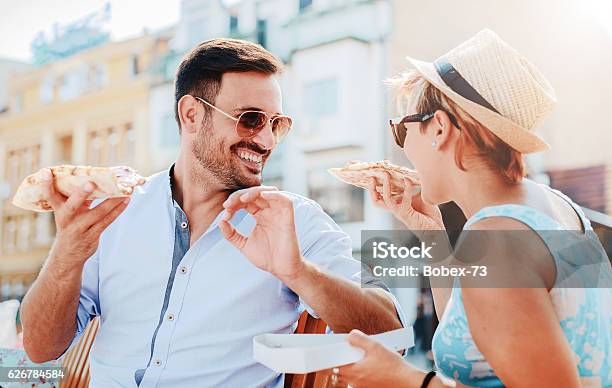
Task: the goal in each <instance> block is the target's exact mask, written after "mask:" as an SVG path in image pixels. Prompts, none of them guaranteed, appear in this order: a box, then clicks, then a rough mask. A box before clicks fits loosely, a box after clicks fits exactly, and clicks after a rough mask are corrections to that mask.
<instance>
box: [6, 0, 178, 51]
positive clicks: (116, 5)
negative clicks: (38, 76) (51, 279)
mask: <svg viewBox="0 0 612 388" xmlns="http://www.w3.org/2000/svg"><path fill="white" fill-rule="evenodd" d="M107 2H110V4H111V20H110V22H109V23H108V24H107V26H108V27H109V30H110V32H111V39H125V38H129V37H132V36H135V35H139V34H141V33H142V31H143V29H144V28H149V29H151V30H154V29H158V28H162V27H166V26H169V25H172V24H175V23H176V22H177V21H178V20H179V11H180V0H154V1H151V0H123V1H121V0H110V1H109V0H46V1H45V0H17V1H15V0H0V14H2V16H1V21H0V57H2V58H11V59H17V60H23V61H28V60H29V59H30V58H31V54H30V43H31V42H32V40H33V39H34V37H35V36H36V34H37V33H38V32H39V31H44V32H45V33H46V34H47V36H50V35H51V32H52V29H53V24H54V23H59V24H60V25H62V26H64V25H66V24H69V23H71V22H73V21H75V20H78V19H80V18H82V17H84V16H87V15H89V14H90V13H91V12H94V11H101V10H102V9H103V8H104V5H105V4H106V3H107Z"/></svg>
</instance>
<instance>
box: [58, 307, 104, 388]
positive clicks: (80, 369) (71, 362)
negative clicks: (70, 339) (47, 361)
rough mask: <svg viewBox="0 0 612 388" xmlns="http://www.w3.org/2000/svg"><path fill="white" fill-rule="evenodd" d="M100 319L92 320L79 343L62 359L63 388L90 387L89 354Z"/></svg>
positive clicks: (61, 383)
mask: <svg viewBox="0 0 612 388" xmlns="http://www.w3.org/2000/svg"><path fill="white" fill-rule="evenodd" d="M99 326H100V319H99V318H97V317H96V318H94V319H92V320H91V321H90V322H89V324H88V325H87V327H86V328H85V330H84V331H83V334H82V335H81V338H80V339H79V341H78V342H77V343H76V344H75V345H74V346H73V347H72V349H70V350H69V351H68V353H66V355H65V356H64V358H63V359H62V367H63V368H64V378H63V379H62V380H61V382H60V385H61V387H62V388H87V387H88V386H89V352H90V350H91V346H92V345H93V342H94V339H95V338H96V334H97V333H98V328H99Z"/></svg>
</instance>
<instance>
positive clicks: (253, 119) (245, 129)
mask: <svg viewBox="0 0 612 388" xmlns="http://www.w3.org/2000/svg"><path fill="white" fill-rule="evenodd" d="M195 99H197V100H198V101H201V102H202V103H204V104H206V105H208V106H209V107H211V108H213V109H214V110H216V111H217V112H219V113H221V114H222V115H224V116H225V117H227V118H229V119H232V120H234V121H235V122H236V128H235V129H236V134H237V135H238V136H240V137H253V136H255V135H257V134H258V133H259V132H261V130H262V129H264V128H265V127H266V124H267V123H270V125H271V126H272V134H273V135H274V139H275V141H276V144H278V143H280V142H281V141H282V140H283V139H284V138H285V136H287V134H288V133H289V131H290V130H291V126H292V125H293V119H292V118H291V117H289V116H284V115H275V114H269V113H266V112H262V111H257V110H247V111H244V112H241V113H240V114H239V115H238V116H236V117H234V116H232V115H230V114H229V113H227V112H225V111H223V110H221V109H219V108H217V107H216V106H214V105H213V104H211V103H210V102H208V101H206V100H205V99H203V98H200V97H195Z"/></svg>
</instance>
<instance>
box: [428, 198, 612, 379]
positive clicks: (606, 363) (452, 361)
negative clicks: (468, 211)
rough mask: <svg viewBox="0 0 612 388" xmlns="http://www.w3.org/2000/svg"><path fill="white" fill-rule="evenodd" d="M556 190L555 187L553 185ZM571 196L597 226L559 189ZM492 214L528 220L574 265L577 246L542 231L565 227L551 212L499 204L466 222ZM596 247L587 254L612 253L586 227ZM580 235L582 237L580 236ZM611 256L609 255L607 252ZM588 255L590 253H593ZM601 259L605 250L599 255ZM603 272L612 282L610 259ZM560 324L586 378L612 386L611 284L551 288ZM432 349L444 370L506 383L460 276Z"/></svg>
mask: <svg viewBox="0 0 612 388" xmlns="http://www.w3.org/2000/svg"><path fill="white" fill-rule="evenodd" d="M551 190H553V189H551ZM553 191H554V192H555V193H556V194H557V195H559V196H561V197H562V198H563V199H565V200H566V201H568V202H569V203H570V204H571V205H572V207H573V208H574V210H575V211H576V213H578V215H579V217H580V219H581V221H582V223H583V225H584V229H585V231H592V230H593V228H592V227H591V224H590V222H589V220H588V219H587V218H586V216H585V215H584V213H583V212H582V209H580V207H579V206H577V205H576V204H574V203H573V202H572V201H571V200H570V199H569V198H568V197H567V196H565V195H564V194H562V193H560V192H558V191H557V190H553ZM487 217H509V218H513V219H516V220H518V221H521V222H523V223H524V224H526V225H527V226H529V227H530V228H531V229H533V230H534V231H535V232H536V233H538V235H539V236H540V237H541V238H542V240H543V241H544V243H545V244H546V246H547V248H548V249H549V251H550V253H551V255H552V257H553V259H554V261H555V265H556V267H557V278H558V277H559V273H560V271H563V269H564V268H567V266H568V265H571V262H572V260H573V258H572V257H571V251H568V250H567V249H557V248H558V247H557V248H556V246H558V245H559V243H560V242H559V241H558V240H553V239H550V238H549V236H550V234H548V235H545V234H543V233H540V232H538V231H551V230H564V228H563V227H562V225H561V224H559V223H558V222H557V221H556V220H554V219H552V218H551V217H549V216H547V215H546V214H544V213H542V212H540V211H538V210H536V209H534V208H531V207H528V206H524V205H514V204H508V205H499V206H491V207H485V208H482V209H481V210H480V211H478V212H477V213H476V214H474V216H472V217H471V218H470V219H469V220H468V221H467V223H466V225H465V227H464V229H465V228H467V227H468V226H470V225H471V224H473V223H475V222H476V221H478V220H481V219H483V218H487ZM582 236H583V237H582V238H584V239H591V240H592V241H589V243H592V245H593V247H595V249H592V250H586V253H584V252H582V251H581V252H582V253H581V254H582V255H584V254H587V255H601V254H603V255H606V253H605V251H604V249H603V247H602V246H601V243H600V242H599V240H598V239H597V236H596V235H595V233H585V234H584V235H582ZM579 238H580V237H579ZM605 257H607V256H605ZM587 259H588V258H587ZM598 259H599V260H600V259H601V256H600V257H598V258H596V260H598ZM604 261H605V263H604V265H606V266H607V268H604V269H603V271H601V273H602V274H603V275H602V276H605V277H606V280H605V281H607V284H610V278H609V276H612V275H610V264H609V261H608V260H604ZM550 297H551V300H552V303H553V307H554V310H555V312H556V314H557V317H558V318H559V325H561V328H562V329H563V332H564V334H565V337H566V338H567V341H568V342H569V344H570V347H571V348H572V350H573V351H574V357H575V359H576V367H577V368H578V372H579V375H580V376H581V378H589V380H591V381H592V380H594V381H597V380H599V386H601V387H612V359H611V358H610V353H611V352H612V339H611V336H612V334H611V332H612V289H610V288H560V287H555V288H552V289H551V290H550ZM432 352H433V355H434V360H435V363H436V366H437V368H438V371H439V372H440V373H441V374H443V375H444V376H446V377H448V378H451V379H453V380H456V381H459V382H461V383H462V384H464V385H468V386H474V387H503V386H504V384H503V383H502V381H501V380H500V379H499V378H498V377H497V376H496V375H495V372H494V371H493V369H492V368H491V366H490V365H489V364H488V362H487V361H486V360H485V358H484V355H483V354H482V353H481V352H480V351H479V350H478V348H477V346H476V344H475V342H474V340H473V338H472V335H471V333H470V329H469V326H468V321H467V317H466V314H465V310H464V307H463V301H462V298H461V288H460V286H459V283H458V282H457V281H456V282H455V287H454V288H453V289H452V292H451V296H450V299H449V300H448V302H447V305H446V309H445V311H444V314H443V316H442V319H441V320H440V324H439V325H438V328H437V329H436V332H435V334H434V337H433V340H432Z"/></svg>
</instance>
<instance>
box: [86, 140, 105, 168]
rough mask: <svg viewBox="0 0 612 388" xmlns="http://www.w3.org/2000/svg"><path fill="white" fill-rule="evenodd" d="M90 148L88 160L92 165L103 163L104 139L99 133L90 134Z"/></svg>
mask: <svg viewBox="0 0 612 388" xmlns="http://www.w3.org/2000/svg"><path fill="white" fill-rule="evenodd" d="M88 143H89V147H88V151H87V160H88V161H89V163H90V164H92V165H94V166H96V165H100V164H101V163H102V146H103V144H102V139H101V136H100V134H99V133H98V132H94V133H92V134H90V137H89V142H88Z"/></svg>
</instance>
